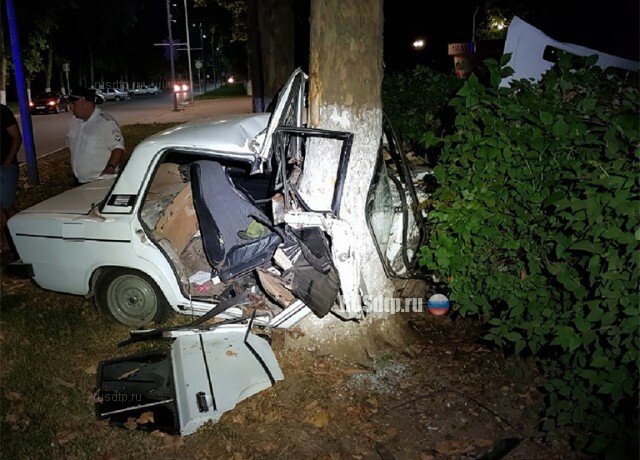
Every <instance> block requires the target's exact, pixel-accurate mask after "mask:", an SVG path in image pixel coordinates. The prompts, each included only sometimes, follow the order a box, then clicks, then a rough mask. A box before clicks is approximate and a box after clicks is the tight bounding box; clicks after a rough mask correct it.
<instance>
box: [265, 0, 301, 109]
mask: <svg viewBox="0 0 640 460" xmlns="http://www.w3.org/2000/svg"><path fill="white" fill-rule="evenodd" d="M257 3H258V4H257V9H258V26H259V29H260V52H261V57H262V59H261V62H262V75H263V86H264V88H263V89H264V105H265V107H268V106H269V104H270V103H271V100H272V99H273V98H274V97H275V95H276V93H277V92H278V90H279V89H280V87H281V86H282V84H283V83H284V82H285V81H287V78H288V77H289V75H291V72H293V70H294V51H295V14H294V8H293V0H258V2H257Z"/></svg>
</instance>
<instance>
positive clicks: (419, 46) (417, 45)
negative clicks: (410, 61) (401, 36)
mask: <svg viewBox="0 0 640 460" xmlns="http://www.w3.org/2000/svg"><path fill="white" fill-rule="evenodd" d="M411 46H412V47H413V49H414V50H416V64H420V51H422V50H423V49H424V46H425V41H424V40H423V39H422V38H417V39H415V40H414V41H413V43H412V44H411Z"/></svg>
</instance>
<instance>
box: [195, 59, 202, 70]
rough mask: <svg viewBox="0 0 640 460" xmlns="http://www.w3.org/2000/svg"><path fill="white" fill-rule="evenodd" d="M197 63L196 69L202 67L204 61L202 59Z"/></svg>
mask: <svg viewBox="0 0 640 460" xmlns="http://www.w3.org/2000/svg"><path fill="white" fill-rule="evenodd" d="M195 65H196V69H202V61H201V60H200V59H198V60H197V61H196V64H195Z"/></svg>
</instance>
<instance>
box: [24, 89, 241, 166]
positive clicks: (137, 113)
mask: <svg viewBox="0 0 640 460" xmlns="http://www.w3.org/2000/svg"><path fill="white" fill-rule="evenodd" d="M185 99H186V94H179V95H178V107H179V110H178V112H176V111H174V110H173V109H174V104H173V94H172V93H169V92H164V93H162V94H158V95H156V96H135V97H133V98H131V99H128V100H126V101H119V102H115V101H109V102H105V103H104V104H101V105H100V108H101V109H102V110H104V111H105V112H108V113H110V114H111V115H113V116H114V117H115V119H116V120H118V123H119V124H120V126H124V125H128V124H133V123H154V122H158V123H162V122H169V121H189V120H191V119H194V118H198V117H204V116H210V115H215V114H218V113H245V112H250V111H251V101H250V98H248V97H247V98H233V99H211V100H204V101H195V102H193V103H186V101H185ZM71 117H73V114H72V113H71V112H60V113H58V114H55V113H54V114H46V115H33V116H32V117H31V124H32V126H33V137H34V143H35V147H36V156H37V157H38V158H40V157H43V156H46V155H48V154H50V153H53V152H56V151H58V150H60V149H61V148H64V147H66V146H67V131H68V130H69V122H70V120H71ZM16 118H18V123H20V118H19V117H18V116H17V114H16ZM23 135H24V130H23ZM125 142H126V140H125ZM18 160H19V161H21V162H24V161H25V151H24V144H23V146H22V148H21V149H20V152H19V153H18Z"/></svg>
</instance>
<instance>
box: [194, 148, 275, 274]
mask: <svg viewBox="0 0 640 460" xmlns="http://www.w3.org/2000/svg"><path fill="white" fill-rule="evenodd" d="M191 188H192V192H193V204H194V207H195V210H196V214H197V216H198V223H199V226H200V234H201V236H202V244H203V247H204V252H205V254H206V256H207V259H208V260H209V263H210V264H211V265H212V266H213V267H214V268H215V269H216V270H217V271H218V273H217V274H218V276H219V278H220V280H221V281H227V280H229V279H231V278H234V277H236V276H237V275H239V274H242V273H245V272H247V271H250V270H252V269H254V268H256V267H258V266H260V265H263V264H264V263H266V262H268V261H269V260H271V258H272V257H273V254H274V253H275V251H276V249H277V247H278V245H279V244H280V243H281V242H282V238H281V237H280V235H278V234H277V233H275V232H274V231H273V230H271V229H269V228H267V227H265V228H264V231H263V232H262V233H261V234H260V235H259V236H258V237H257V238H255V239H247V238H246V236H244V238H243V237H241V236H240V235H246V230H247V229H248V228H249V226H250V225H251V224H255V222H256V221H257V222H259V223H265V222H269V219H268V218H267V216H266V215H265V214H264V213H263V212H262V211H260V209H258V207H257V206H256V205H255V204H254V203H253V202H252V201H251V199H250V198H248V197H247V196H246V195H245V194H243V193H242V192H240V191H239V190H238V189H236V187H235V186H234V185H233V183H232V182H231V179H230V178H229V176H228V175H227V174H226V172H225V170H224V168H223V166H222V165H221V164H220V163H218V162H215V161H209V160H201V161H196V162H194V163H192V164H191Z"/></svg>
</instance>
